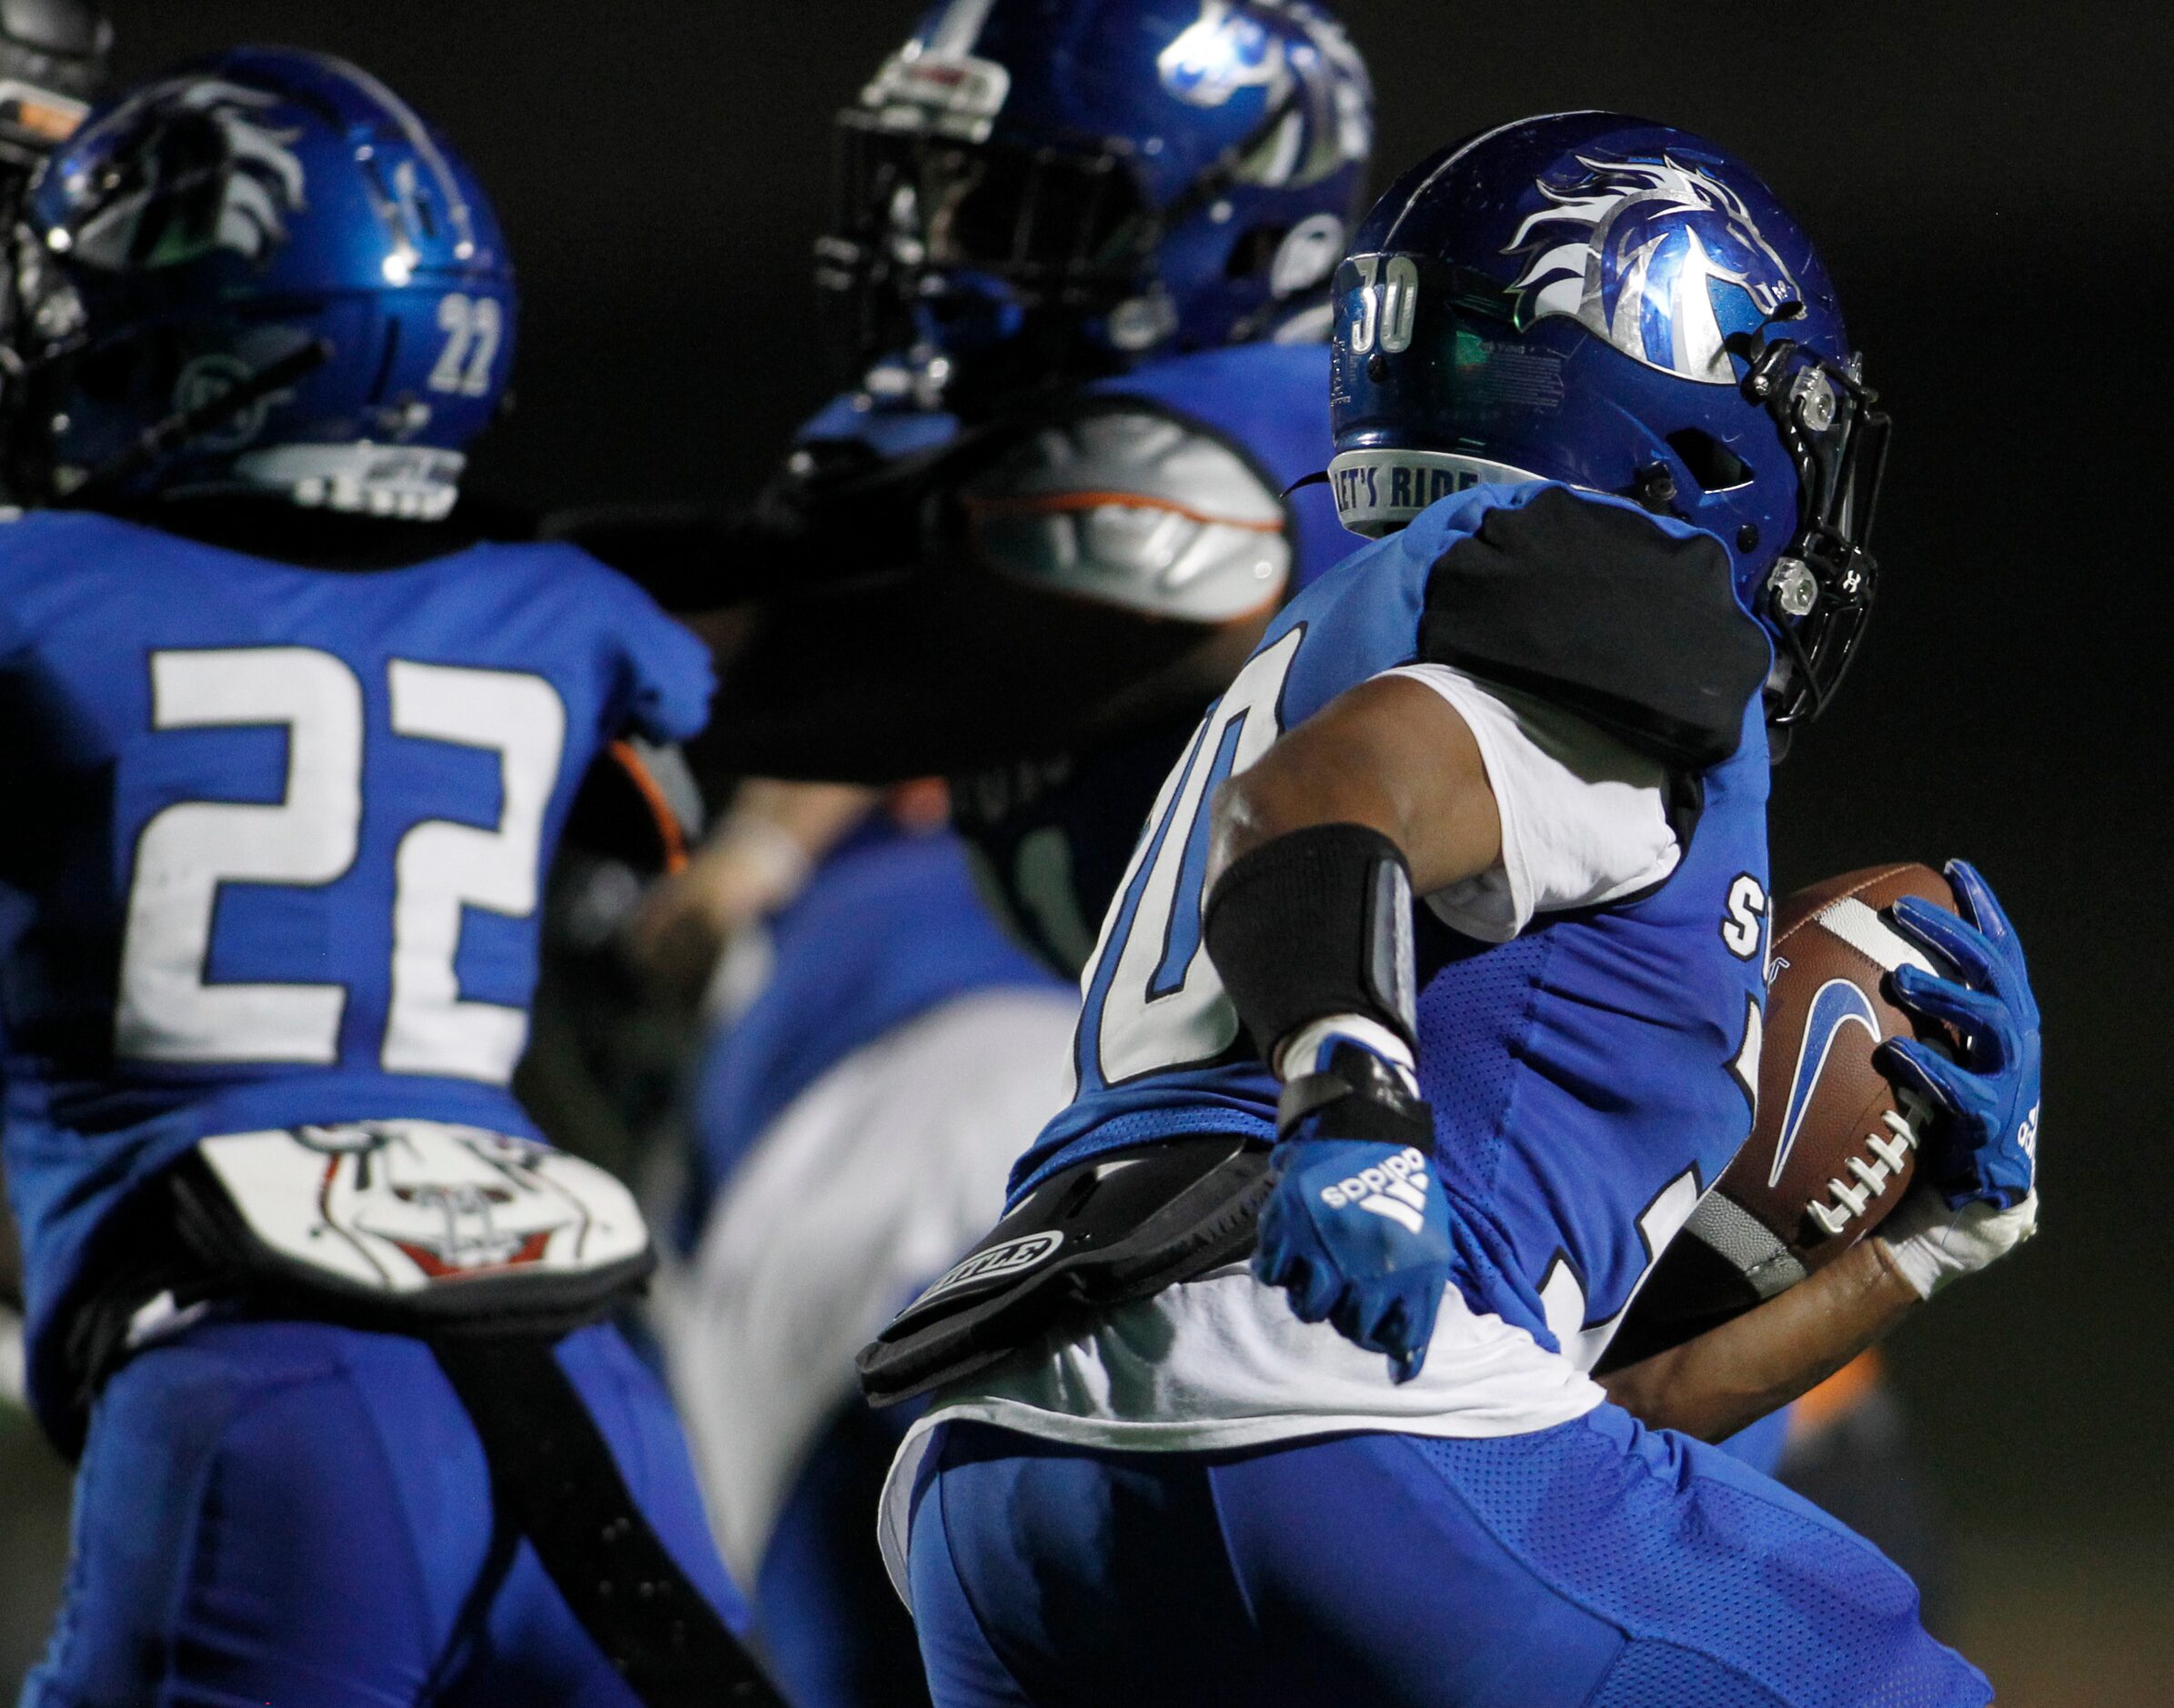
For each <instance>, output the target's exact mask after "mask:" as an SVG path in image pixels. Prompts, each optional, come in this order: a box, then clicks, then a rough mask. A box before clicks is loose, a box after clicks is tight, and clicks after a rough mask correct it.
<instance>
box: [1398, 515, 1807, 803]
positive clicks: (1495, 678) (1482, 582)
mask: <svg viewBox="0 0 2174 1708" xmlns="http://www.w3.org/2000/svg"><path fill="white" fill-rule="evenodd" d="M1419 642H1420V651H1419V656H1420V657H1421V658H1423V659H1425V660H1427V661H1429V662H1432V663H1436V664H1446V665H1451V666H1454V668H1457V669H1460V670H1464V671H1468V672H1469V673H1470V674H1472V675H1473V676H1475V677H1478V678H1482V679H1484V680H1485V681H1489V682H1495V683H1499V684H1500V685H1501V686H1503V687H1505V688H1520V689H1523V690H1525V691H1526V692H1528V693H1532V694H1536V695H1539V696H1540V697H1542V698H1545V699H1547V700H1549V701H1551V702H1553V703H1554V704H1555V705H1558V706H1561V707H1562V708H1564V709H1565V710H1566V711H1573V712H1575V713H1577V714H1578V715H1579V716H1580V717H1582V718H1586V719H1588V720H1589V721H1590V722H1592V723H1594V724H1596V725H1598V726H1599V727H1600V728H1603V729H1605V730H1606V731H1607V732H1608V733H1609V734H1611V735H1613V736H1615V737H1617V738H1619V739H1621V740H1622V741H1623V742H1624V743H1625V745H1626V746H1628V747H1631V748H1633V749H1636V750H1637V751H1639V752H1641V753H1644V754H1646V755H1648V756H1649V757H1651V758H1653V759H1658V760H1660V761H1661V762H1662V763H1663V764H1665V765H1668V766H1671V767H1675V768H1679V769H1693V770H1704V769H1706V768H1707V767H1708V766H1712V765H1717V764H1719V763H1720V762H1721V761H1722V760H1723V759H1727V758H1728V757H1729V756H1730V755H1731V754H1733V753H1734V752H1735V751H1736V746H1737V743H1738V741H1739V740H1740V739H1741V738H1742V735H1743V725H1744V708H1745V706H1746V704H1747V703H1748V702H1749V701H1750V699H1751V697H1752V696H1753V695H1754V694H1756V693H1757V692H1758V691H1759V688H1760V687H1761V685H1762V684H1763V683H1764V682H1765V681H1766V672H1767V668H1768V666H1769V664H1770V662H1771V658H1772V652H1771V648H1770V647H1769V644H1768V642H1767V639H1766V634H1765V632H1764V631H1763V630H1762V629H1761V628H1759V626H1758V624H1757V623H1756V621H1755V620H1754V619H1753V618H1751V617H1749V616H1748V615H1746V612H1745V610H1744V608H1743V607H1742V606H1741V605H1739V604H1737V602H1736V589H1735V586H1734V580H1733V577H1732V574H1731V571H1730V568H1729V560H1728V554H1727V552H1726V551H1725V550H1724V549H1723V548H1722V546H1721V543H1720V542H1719V541H1718V540H1716V539H1714V538H1710V537H1707V536H1701V537H1699V538H1694V539H1676V538H1672V537H1671V536H1669V535H1667V534H1665V533H1663V532H1662V531H1661V530H1660V529H1659V528H1658V527H1655V526H1654V525H1653V523H1652V522H1651V521H1650V520H1648V519H1647V518H1646V517H1645V516H1643V515H1642V514H1640V513H1639V512H1638V511H1636V510H1631V509H1626V508H1625V507H1622V506H1621V505H1615V504H1595V503H1593V502H1590V501H1589V500H1587V499H1585V498H1581V497H1577V496H1576V495H1575V494H1574V493H1571V492H1567V491H1565V490H1562V489H1561V488H1555V489H1554V490H1551V491H1547V492H1543V493H1541V494H1539V495H1538V496H1537V497H1535V498H1534V499H1533V501H1532V502H1531V503H1530V504H1527V505H1525V506H1524V507H1521V508H1517V509H1509V508H1502V509H1496V510H1492V511H1490V512H1488V514H1487V517H1486V519H1485V521H1483V522H1482V523H1481V524H1480V528H1479V532H1478V533H1476V534H1474V535H1473V536H1472V537H1471V538H1468V539H1464V540H1460V541H1459V542H1458V543H1457V544H1456V545H1454V546H1453V547H1451V548H1449V550H1447V551H1446V552H1444V553H1443V554H1442V556H1441V557H1440V558H1437V559H1436V560H1435V563H1434V569H1433V571H1432V573H1431V574H1430V575H1429V577H1428V578H1427V589H1426V609H1425V612H1424V615H1423V616H1422V617H1421V619H1420V628H1419Z"/></svg>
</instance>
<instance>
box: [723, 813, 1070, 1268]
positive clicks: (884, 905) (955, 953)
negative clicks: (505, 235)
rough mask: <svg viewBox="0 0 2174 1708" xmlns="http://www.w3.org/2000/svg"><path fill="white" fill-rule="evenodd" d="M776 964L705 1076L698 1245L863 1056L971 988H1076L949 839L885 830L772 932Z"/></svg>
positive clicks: (863, 837) (873, 834)
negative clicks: (1018, 939)
mask: <svg viewBox="0 0 2174 1708" xmlns="http://www.w3.org/2000/svg"><path fill="white" fill-rule="evenodd" d="M768 935H769V947H770V965H769V971H768V977H767V978H766V979H765V980H764V982H763V985H762V989H761V990H760V993H759V994H757V995H756V996H755V998H754V999H753V1000H752V1001H750V1003H749V1004H748V1006H747V1008H746V1009H745V1010H743V1011H741V1012H740V1013H739V1014H738V1015H736V1016H735V1017H734V1018H733V1019H732V1020H730V1022H728V1023H727V1024H726V1025H723V1026H721V1027H720V1028H719V1029H718V1030H717V1031H716V1032H715V1033H714V1034H712V1036H711V1038H710V1042H709V1044H708V1046H707V1047H706V1048H705V1050H704V1051H703V1054H702V1060H701V1064H700V1068H699V1070H697V1074H696V1080H695V1088H694V1098H693V1104H694V1107H693V1122H694V1145H693V1156H692V1179H691V1180H690V1181H689V1189H690V1190H689V1197H688V1201H687V1204H686V1212H685V1216H684V1219H683V1221H682V1223H681V1229H680V1231H681V1236H682V1238H683V1239H684V1240H685V1241H687V1242H688V1243H689V1244H690V1245H691V1243H692V1242H693V1240H694V1239H695V1237H697V1236H698V1235H699V1233H700V1228H701V1223H702V1219H703V1217H704V1216H705V1214H706V1213H707V1211H708V1207H709V1203H710V1198H711V1196H712V1195H713V1194H714V1193H715V1192H716V1191H717V1190H718V1188H719V1187H720V1186H721V1185H722V1184H723V1183H724V1182H725V1181H727V1180H728V1179H730V1176H731V1174H732V1172H733V1170H736V1169H737V1168H738V1167H739V1166H740V1162H741V1161H742V1160H744V1159H745V1158H746V1157H747V1155H748V1154H749V1153H750V1151H751V1150H753V1149H754V1148H755V1145H756V1143H757V1141H758V1140H760V1138H761V1137H762V1135H763V1134H764V1133H765V1132H766V1131H767V1130H769V1128H770V1123H771V1122H772V1121H774V1120H777V1118H778V1116H779V1115H780V1113H781V1112H782V1111H783V1110H784V1109H785V1107H786V1105H787V1104H789V1103H790V1102H791V1101H792V1100H794V1099H795V1098H797V1097H799V1096H800V1093H801V1092H802V1091H804V1090H807V1089H808V1088H809V1087H810V1086H811V1085H813V1084H814V1083H815V1082H816V1080H820V1078H822V1076H823V1075H824V1074H826V1073H828V1072H829V1071H830V1070H831V1069H832V1068H834V1067H836V1066H837V1065H838V1064H839V1063H840V1062H841V1061H843V1060H845V1059H846V1058H847V1057H848V1056H850V1055H851V1054H852V1053H853V1052H854V1051H855V1050H859V1049H861V1047H862V1046H863V1045H864V1044H869V1043H872V1042H874V1041H875V1040H877V1039H879V1038H881V1037H882V1036H883V1035H884V1034H885V1033H887V1032H889V1031H891V1030H892V1029H893V1028H895V1027H899V1026H903V1025H905V1024H906V1023H907V1022H908V1021H910V1020H914V1019H915V1018H917V1017H918V1016H920V1015H921V1014H925V1013H927V1012H928V1011H929V1010H931V1009H933V1008H935V1007H937V1006H938V1005H939V1004H941V1003H943V1002H947V1001H949V1000H951V999H952V998H953V997H958V996H963V995H965V994H966V993H967V992H968V991H972V990H1018V989H1025V990H1050V989H1056V990H1062V989H1063V982H1062V980H1059V979H1058V978H1057V977H1056V975H1055V974H1053V973H1052V972H1050V971H1049V970H1047V969H1046V968H1044V967H1042V965H1041V963H1040V962H1038V961H1036V960H1033V959H1031V958H1030V957H1029V956H1028V955H1027V954H1026V953H1025V952H1024V951H1023V950H1022V949H1021V948H1020V947H1019V945H1018V944H1016V943H1015V942H1013V941H1012V939H1011V938H1009V937H1008V936H1006V935H1005V934H1004V932H1003V931H1002V930H1001V929H999V928H998V926H997V924H996V921H995V920H994V919H991V917H990V914H989V910H988V909H987V908H986V907H985V906H984V905H983V902H982V899H981V895H980V894H979V892H978V891H977V890H976V889H975V886H974V881H973V876H972V872H971V869H970V868H969V867H968V864H967V860H966V854H965V850H964V849H961V847H960V845H959V841H958V839H957V838H955V837H953V836H951V835H950V834H949V833H948V832H935V833H928V832H914V831H910V830H903V829H896V828H894V827H892V826H891V825H889V824H888V823H881V822H879V823H874V824H871V825H870V826H869V827H867V828H866V829H862V830H861V831H859V832H857V833H856V834H855V835H854V836H852V837H851V838H850V839H848V840H847V841H845V842H844V843H842V844H840V846H839V847H838V848H837V849H834V850H833V851H832V852H831V853H830V856H829V858H827V859H825V860H824V861H823V863H822V865H821V866H820V868H819V869H817V870H816V872H815V874H814V876H813V877H812V878H810V879H809V882H808V887H807V889H804V890H802V891H801V892H800V896H799V897H798V898H796V899H794V901H793V902H792V903H791V905H790V906H789V907H786V908H784V909H780V912H779V913H778V915H777V917H776V918H775V919H771V920H770V925H769V930H768Z"/></svg>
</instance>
